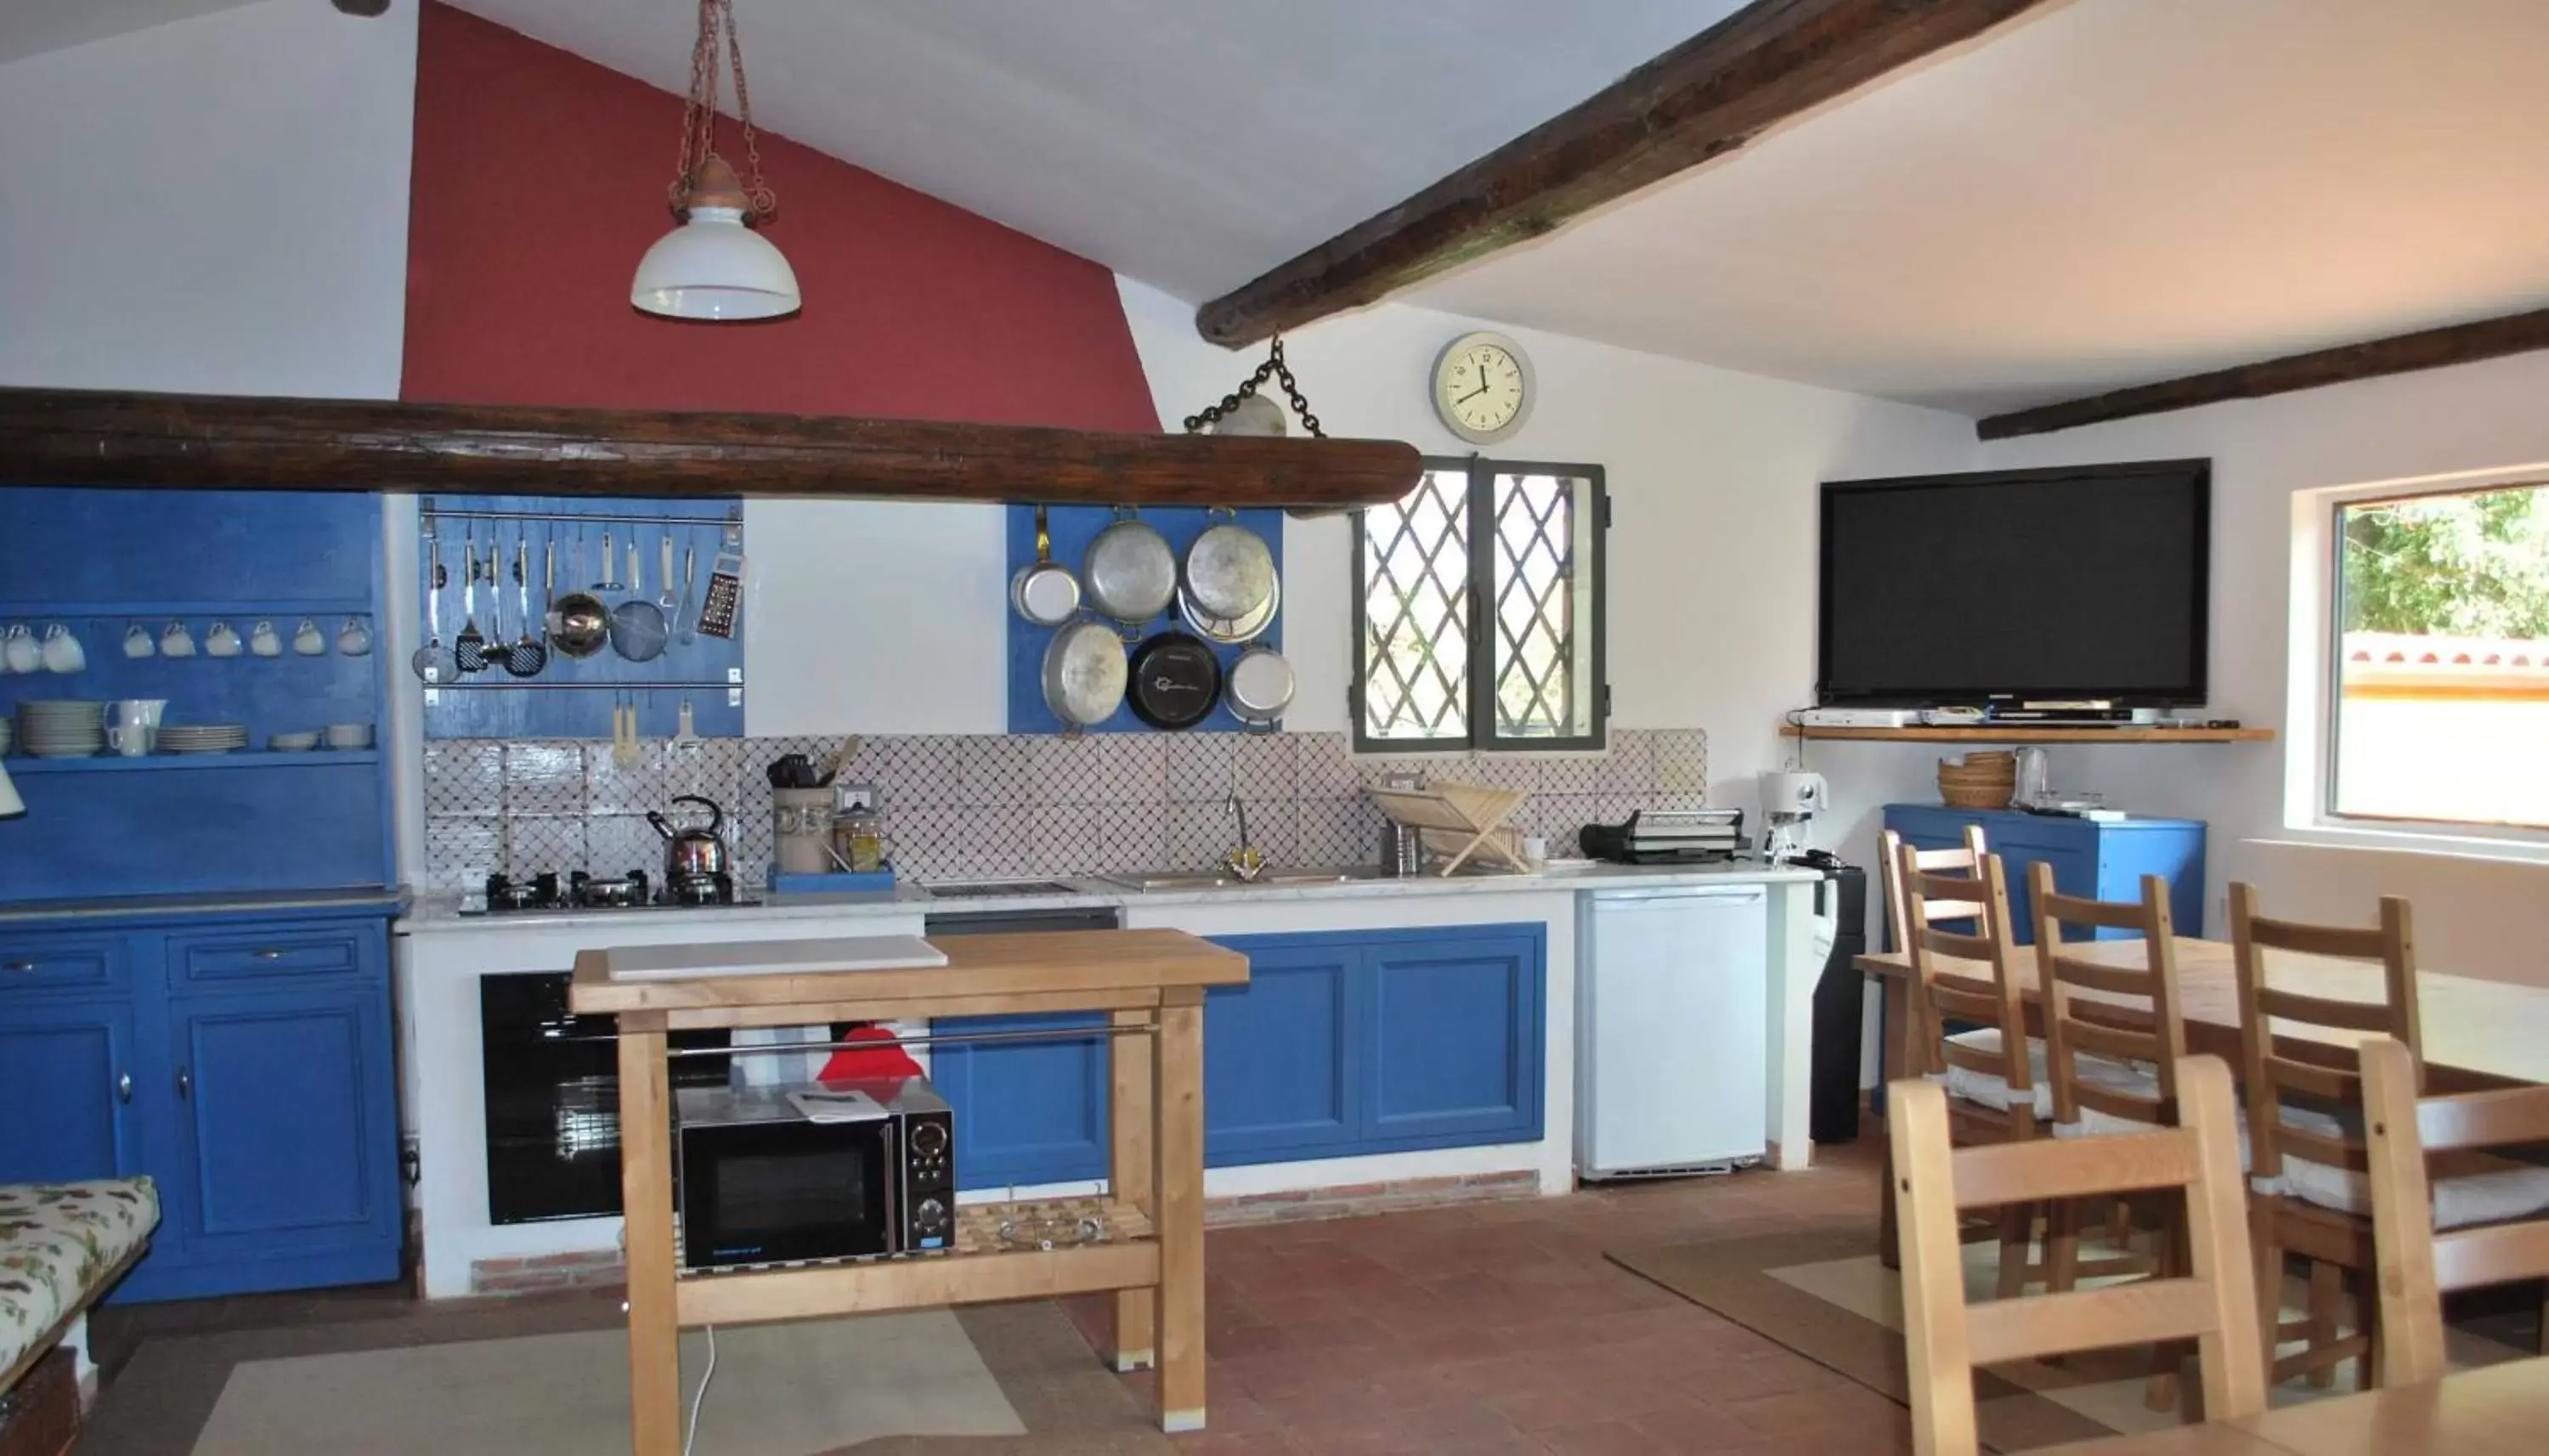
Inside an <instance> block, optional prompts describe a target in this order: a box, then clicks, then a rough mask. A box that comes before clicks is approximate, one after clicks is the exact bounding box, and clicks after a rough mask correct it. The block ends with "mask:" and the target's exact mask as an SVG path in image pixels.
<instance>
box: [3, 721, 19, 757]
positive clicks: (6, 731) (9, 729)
mask: <svg viewBox="0 0 2549 1456" xmlns="http://www.w3.org/2000/svg"><path fill="white" fill-rule="evenodd" d="M17 727H18V725H17V724H15V723H13V722H11V721H10V720H9V719H7V718H0V754H5V753H7V752H8V751H9V739H10V737H11V736H12V735H13V734H15V733H16V732H17Z"/></svg>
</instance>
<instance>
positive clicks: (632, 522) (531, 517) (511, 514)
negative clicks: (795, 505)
mask: <svg viewBox="0 0 2549 1456" xmlns="http://www.w3.org/2000/svg"><path fill="white" fill-rule="evenodd" d="M417 509H418V511H419V512H420V513H423V514H431V515H438V516H440V517H442V518H443V519H445V520H487V521H498V520H519V521H539V522H543V523H546V524H549V525H587V524H590V525H597V526H729V525H741V524H743V512H742V511H741V510H739V509H737V510H729V511H727V512H726V513H725V514H723V515H622V514H611V515H599V514H594V515H589V514H586V513H584V512H582V511H574V512H569V511H563V510H491V509H482V508H478V507H463V508H460V509H457V510H455V509H453V508H451V507H449V506H447V505H438V504H436V503H435V502H434V500H433V498H432V497H429V496H428V497H426V498H425V500H422V501H419V502H418V504H417Z"/></svg>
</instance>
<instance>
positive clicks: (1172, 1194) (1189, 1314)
mask: <svg viewBox="0 0 2549 1456" xmlns="http://www.w3.org/2000/svg"><path fill="white" fill-rule="evenodd" d="M1180 995H1183V996H1185V997H1187V998H1190V999H1188V1000H1186V1001H1185V1003H1184V1004H1181V1005H1180V1004H1174V1002H1172V1004H1166V1005H1163V1006H1162V1007H1161V1008H1160V1043H1159V1047H1158V1051H1157V1056H1158V1062H1159V1075H1158V1088H1159V1091H1158V1106H1157V1108H1156V1112H1157V1115H1158V1119H1159V1132H1158V1137H1159V1201H1160V1208H1159V1214H1158V1225H1159V1237H1160V1300H1159V1310H1160V1320H1159V1357H1160V1358H1159V1364H1160V1428H1161V1429H1162V1430H1166V1431H1172V1432H1175V1431H1188V1430H1201V1429H1203V1420H1204V1346H1203V1298H1204V1296H1203V1004H1202V1003H1203V992H1202V991H1201V990H1200V989H1199V988H1195V987H1180V988H1178V989H1177V990H1172V991H1170V992H1169V993H1168V997H1169V998H1175V997H1178V996H1180Z"/></svg>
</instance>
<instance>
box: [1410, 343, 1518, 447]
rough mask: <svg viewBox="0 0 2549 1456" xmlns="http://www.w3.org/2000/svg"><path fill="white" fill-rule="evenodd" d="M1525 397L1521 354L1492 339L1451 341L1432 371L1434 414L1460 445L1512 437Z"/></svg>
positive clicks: (1507, 345) (1510, 345) (1508, 344)
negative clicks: (1468, 441)
mask: <svg viewBox="0 0 2549 1456" xmlns="http://www.w3.org/2000/svg"><path fill="white" fill-rule="evenodd" d="M1530 394H1531V377H1530V371H1529V369H1528V367H1527V366H1526V365H1525V364H1524V363H1523V358H1522V354H1521V352H1520V351H1519V350H1517V349H1515V348H1514V347H1513V346H1512V344H1510V343H1509V342H1508V341H1506V340H1504V339H1502V338H1498V337H1495V336H1493V335H1488V334H1470V335H1468V336H1466V337H1464V338H1460V339H1455V340H1454V341H1453V343H1452V346H1451V347H1450V348H1448V349H1446V350H1444V351H1443V357H1442V358H1441V359H1440V360H1439V361H1437V363H1436V364H1435V366H1434V408H1435V409H1437V410H1438V411H1439V412H1440V413H1441V414H1442V416H1443V422H1444V423H1445V424H1447V425H1449V426H1451V428H1452V431H1453V433H1455V434H1458V435H1460V436H1462V437H1463V438H1464V439H1469V440H1476V441H1480V442H1484V441H1488V440H1494V439H1501V438H1502V437H1504V436H1505V435H1507V434H1510V433H1512V432H1513V430H1514V429H1515V428H1517V427H1518V426H1520V425H1521V423H1522V416H1523V411H1524V409H1525V408H1526V407H1527V406H1528V405H1529V403H1530Z"/></svg>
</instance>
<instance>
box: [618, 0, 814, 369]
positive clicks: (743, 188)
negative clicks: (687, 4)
mask: <svg viewBox="0 0 2549 1456" xmlns="http://www.w3.org/2000/svg"><path fill="white" fill-rule="evenodd" d="M720 38H722V40H723V41H724V43H725V46H724V49H725V59H726V60H727V61H728V62H729V63H730V64H731V65H732V66H733V68H734V99H735V110H736V113H737V116H738V117H739V119H740V120H741V121H742V123H743V148H744V155H745V158H746V160H747V161H748V163H749V165H750V166H751V168H752V175H751V177H750V179H749V181H748V182H747V180H746V179H744V178H742V177H740V176H738V175H736V173H735V170H734V167H733V166H732V165H731V164H730V163H728V162H727V161H726V159H725V158H723V157H721V156H719V155H717V153H716V114H717V94H718V89H719V77H718V70H717V67H718V55H717V49H718V45H717V43H718V41H719V39H720ZM680 166H681V170H680V171H679V172H678V173H677V174H676V175H675V176H674V178H673V185H672V186H671V188H669V189H668V190H667V196H668V199H669V200H670V202H671V203H672V208H673V216H674V217H675V218H676V219H677V220H679V226H678V227H674V228H673V230H672V231H670V232H667V233H665V234H664V235H663V236H662V237H660V238H658V239H656V241H655V245H654V246H653V247H650V248H648V249H646V256H645V257H643V258H641V259H639V260H638V262H637V277H636V280H635V281H634V282H633V283H631V284H630V285H629V288H628V302H629V303H630V304H631V305H633V306H635V307H636V308H637V309H639V310H640V311H642V312H644V313H648V314H657V315H661V316H663V317H664V318H694V319H706V320H731V319H746V318H779V317H781V316H783V315H788V314H794V313H796V312H797V311H798V309H799V308H801V307H802V304H803V300H802V299H801V298H800V297H799V295H798V292H797V270H795V269H794V268H791V267H789V266H788V259H787V257H786V256H785V255H784V254H782V253H781V252H780V251H779V249H778V247H777V246H776V245H775V244H773V243H772V242H771V241H770V239H768V238H766V237H764V236H762V235H761V234H760V233H759V232H757V231H755V230H753V225H754V224H755V223H756V222H758V221H761V220H765V219H767V218H769V217H770V216H771V214H772V213H774V212H776V211H777V210H778V207H779V196H778V194H777V193H775V192H773V191H771V190H770V187H769V185H768V184H766V183H765V182H763V181H762V180H761V146H760V138H759V137H757V136H756V135H755V134H754V132H753V129H752V93H751V92H750V90H748V89H747V88H746V86H745V83H744V78H743V45H742V42H741V41H739V40H738V39H737V38H736V36H735V29H734V0H700V34H699V41H698V44H697V45H696V46H693V48H692V51H691V93H690V98H689V100H688V101H687V102H686V103H685V105H684V107H683V112H682V153H681V162H680Z"/></svg>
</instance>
